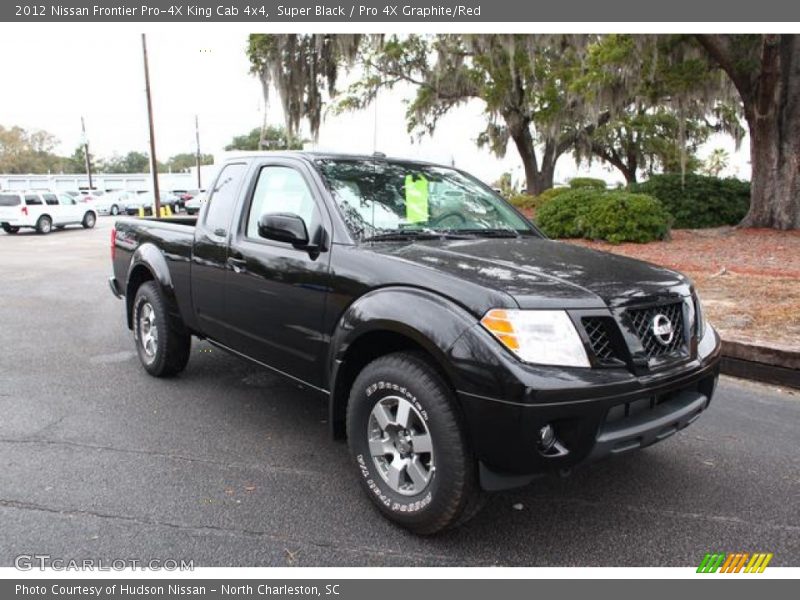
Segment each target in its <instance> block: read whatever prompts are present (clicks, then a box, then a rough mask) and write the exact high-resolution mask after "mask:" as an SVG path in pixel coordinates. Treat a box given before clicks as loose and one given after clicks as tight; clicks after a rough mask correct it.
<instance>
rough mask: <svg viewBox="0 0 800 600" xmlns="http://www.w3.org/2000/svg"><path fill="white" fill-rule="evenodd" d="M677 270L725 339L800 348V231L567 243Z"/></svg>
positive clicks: (683, 233)
mask: <svg viewBox="0 0 800 600" xmlns="http://www.w3.org/2000/svg"><path fill="white" fill-rule="evenodd" d="M567 241H568V242H570V243H573V244H579V245H582V246H587V247H590V248H594V249H597V250H604V251H606V252H614V253H617V254H623V255H625V256H630V257H633V258H638V259H640V260H646V261H648V262H651V263H655V264H658V265H662V266H665V267H668V268H671V269H676V270H678V271H681V272H683V273H685V274H686V275H688V276H689V277H691V278H692V279H693V280H694V282H695V284H696V285H697V289H698V291H699V293H700V297H701V298H702V299H703V306H704V307H705V311H706V317H707V319H708V320H709V322H711V323H713V324H714V326H715V327H716V328H717V329H718V330H719V331H720V334H721V335H722V337H723V338H724V339H728V340H732V341H733V340H736V341H744V342H755V343H759V344H763V345H767V346H778V347H785V348H791V349H795V350H796V349H800V231H774V230H771V229H736V228H733V227H721V228H715V229H679V230H674V231H673V232H672V239H670V240H669V241H663V242H651V243H649V244H618V245H614V244H609V243H607V242H597V241H588V240H567Z"/></svg>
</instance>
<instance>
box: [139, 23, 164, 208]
mask: <svg viewBox="0 0 800 600" xmlns="http://www.w3.org/2000/svg"><path fill="white" fill-rule="evenodd" d="M142 56H143V57H144V89H145V96H146V97H147V122H148V126H149V128H150V173H151V175H152V176H153V196H154V198H155V206H154V208H153V211H154V212H155V213H156V214H155V217H156V218H160V217H161V197H160V195H159V193H158V161H157V160H156V134H155V128H154V127H153V102H152V100H151V99H150V68H149V67H148V64H147V37H146V36H145V34H142Z"/></svg>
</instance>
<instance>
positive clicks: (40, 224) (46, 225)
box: [36, 215, 53, 233]
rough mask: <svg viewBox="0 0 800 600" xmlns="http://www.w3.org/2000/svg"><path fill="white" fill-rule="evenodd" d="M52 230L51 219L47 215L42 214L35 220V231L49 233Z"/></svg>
mask: <svg viewBox="0 0 800 600" xmlns="http://www.w3.org/2000/svg"><path fill="white" fill-rule="evenodd" d="M52 230H53V220H52V219H51V218H50V217H48V216H47V215H42V216H41V217H39V220H38V221H36V233H50V232H51V231H52Z"/></svg>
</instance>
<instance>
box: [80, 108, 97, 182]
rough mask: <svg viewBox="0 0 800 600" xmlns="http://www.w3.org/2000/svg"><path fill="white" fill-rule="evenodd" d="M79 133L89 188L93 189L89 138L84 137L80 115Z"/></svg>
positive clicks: (84, 128)
mask: <svg viewBox="0 0 800 600" xmlns="http://www.w3.org/2000/svg"><path fill="white" fill-rule="evenodd" d="M81 134H82V135H83V155H84V159H85V160H86V175H87V176H88V177H89V190H93V189H94V187H93V186H92V160H91V159H90V158H89V138H88V137H86V123H84V121H83V117H81Z"/></svg>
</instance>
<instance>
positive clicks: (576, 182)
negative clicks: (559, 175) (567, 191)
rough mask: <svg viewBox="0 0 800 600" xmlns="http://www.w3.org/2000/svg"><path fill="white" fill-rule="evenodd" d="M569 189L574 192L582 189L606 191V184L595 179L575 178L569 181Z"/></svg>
mask: <svg viewBox="0 0 800 600" xmlns="http://www.w3.org/2000/svg"><path fill="white" fill-rule="evenodd" d="M569 187H571V188H572V189H574V190H577V189H580V188H594V189H596V190H604V189H606V182H605V181H603V180H602V179H595V178H594V177H574V178H572V179H570V180H569Z"/></svg>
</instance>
